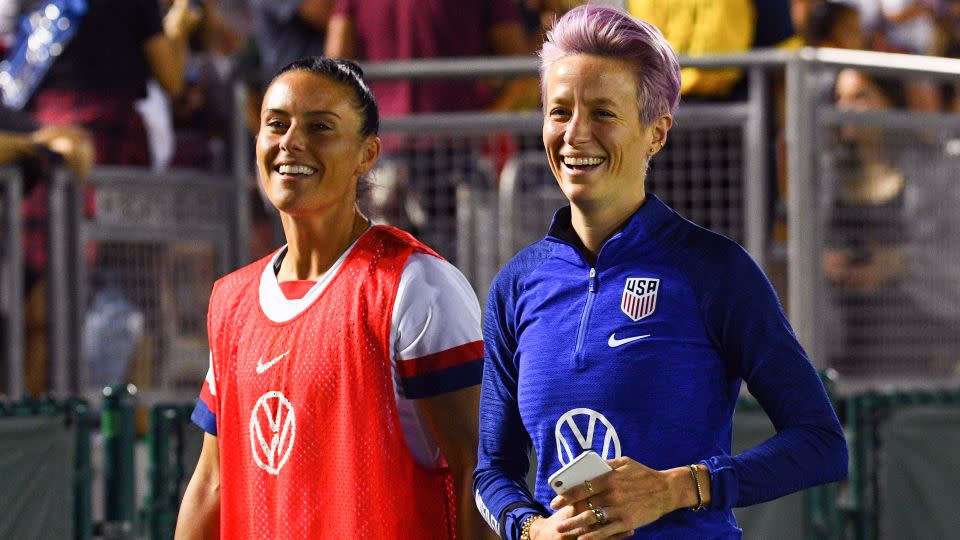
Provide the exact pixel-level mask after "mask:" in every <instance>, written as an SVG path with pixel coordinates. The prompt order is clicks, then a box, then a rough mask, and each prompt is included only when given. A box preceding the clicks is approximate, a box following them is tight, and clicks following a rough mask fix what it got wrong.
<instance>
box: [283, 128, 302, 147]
mask: <svg viewBox="0 0 960 540" xmlns="http://www.w3.org/2000/svg"><path fill="white" fill-rule="evenodd" d="M280 148H281V149H282V150H285V151H287V152H299V151H301V150H303V149H304V137H303V133H301V131H300V128H298V127H297V125H296V124H291V125H290V127H289V128H287V131H286V132H285V133H284V134H283V135H281V137H280Z"/></svg>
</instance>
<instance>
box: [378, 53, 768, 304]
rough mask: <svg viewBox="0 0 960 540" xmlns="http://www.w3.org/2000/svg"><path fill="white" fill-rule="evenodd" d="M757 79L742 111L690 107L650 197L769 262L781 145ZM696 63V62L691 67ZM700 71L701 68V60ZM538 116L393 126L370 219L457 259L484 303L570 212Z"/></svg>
mask: <svg viewBox="0 0 960 540" xmlns="http://www.w3.org/2000/svg"><path fill="white" fill-rule="evenodd" d="M775 58H776V55H774V56H771V55H768V54H759V55H756V56H755V57H751V58H749V59H747V57H739V58H738V59H737V60H738V61H739V62H741V63H742V65H745V66H746V67H749V68H751V69H750V70H749V71H748V84H749V88H750V92H749V97H748V99H747V100H746V101H743V102H730V103H695V104H684V105H681V107H680V109H679V111H678V113H677V119H676V122H675V124H674V126H675V127H674V129H672V130H671V132H670V137H669V138H668V142H667V145H666V147H665V148H664V149H663V151H661V152H660V153H659V154H658V155H657V156H656V157H655V158H654V159H653V161H652V162H651V171H650V173H649V175H648V178H647V189H648V190H650V191H652V192H655V193H657V195H658V196H660V197H661V198H662V199H664V200H665V201H666V202H667V203H668V204H670V205H671V206H673V207H674V208H676V209H677V210H678V211H679V212H681V213H682V214H684V215H685V216H686V217H688V218H690V219H692V220H693V221H695V222H697V223H699V224H701V225H704V226H707V227H710V228H712V229H713V230H716V231H718V232H720V233H723V234H725V235H727V236H729V237H731V238H733V239H735V240H737V241H738V242H740V243H742V244H744V245H745V246H746V247H747V248H748V250H750V251H751V253H752V255H753V256H754V257H755V258H756V259H757V260H758V261H760V262H761V263H762V262H763V261H764V260H765V259H766V258H767V256H766V251H767V249H766V248H767V243H768V231H769V229H770V225H769V214H770V212H768V210H767V209H768V206H769V203H768V200H767V199H768V195H767V185H768V183H769V181H770V178H769V171H770V170H771V167H770V165H771V163H772V156H773V144H772V142H771V140H770V138H769V136H768V134H767V128H766V124H767V119H768V116H767V107H768V101H769V98H768V82H767V73H766V72H765V66H767V65H768V64H771V65H772V63H773V62H774V60H775ZM691 62H694V61H692V60H691ZM697 62H703V60H698V61H697ZM366 69H367V71H368V75H369V78H370V79H372V80H381V79H391V78H412V79H420V78H440V77H447V78H463V77H471V78H473V77H483V76H485V75H488V74H490V75H493V74H496V75H498V76H504V75H532V74H535V73H536V62H535V60H531V59H523V60H519V59H510V60H493V59H483V60H479V59H467V60H464V61H457V62H450V61H447V60H434V61H416V62H413V61H411V62H403V63H391V64H379V65H371V66H367V68H366ZM541 128H542V115H541V114H540V113H539V112H518V113H479V112H478V113H455V114H436V113H435V114H418V115H411V116H403V117H392V118H385V119H384V121H383V123H382V127H381V136H382V137H383V139H384V141H385V144H384V147H385V155H384V157H383V158H382V161H381V165H380V166H379V168H378V169H377V170H376V171H375V173H374V175H373V184H374V185H373V188H372V189H371V190H370V193H369V195H368V197H366V199H365V201H366V204H365V209H366V210H367V212H368V214H370V215H371V216H372V217H373V218H374V219H375V220H377V221H382V222H387V223H391V224H395V225H398V226H401V227H404V228H407V229H409V230H411V231H412V232H413V233H414V234H415V235H417V236H418V237H419V238H420V239H421V240H423V241H424V242H426V243H427V244H429V245H431V246H432V247H434V248H435V249H437V250H438V251H439V252H440V253H441V254H443V255H444V256H446V257H447V258H449V259H451V260H452V261H453V262H454V263H455V264H456V265H457V266H458V267H459V268H460V269H461V270H462V271H463V272H464V274H465V275H466V276H467V278H468V279H469V280H470V281H471V283H473V285H474V287H475V289H476V291H477V294H478V295H479V296H480V297H481V300H483V299H484V298H485V297H486V293H487V289H488V287H489V284H490V282H491V280H492V279H493V276H494V275H495V274H496V271H497V270H498V269H499V268H500V267H501V266H502V265H503V264H504V263H505V262H506V261H507V260H509V259H510V257H512V256H513V255H514V254H515V253H516V252H517V251H519V250H520V249H521V248H523V247H524V246H525V245H527V244H529V243H531V242H533V241H535V240H536V239H538V238H540V237H542V236H543V234H544V233H545V232H546V229H547V226H548V225H549V223H550V219H551V217H552V216H553V213H554V212H555V211H556V210H557V209H558V208H559V207H561V206H563V205H565V204H566V201H565V199H564V197H563V194H562V193H561V192H560V190H559V188H558V187H557V185H556V181H555V180H554V179H553V176H552V174H551V173H550V171H549V168H548V166H547V162H546V157H545V155H544V152H543V143H542V141H541Z"/></svg>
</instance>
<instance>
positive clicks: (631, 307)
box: [620, 277, 660, 322]
mask: <svg viewBox="0 0 960 540" xmlns="http://www.w3.org/2000/svg"><path fill="white" fill-rule="evenodd" d="M659 291H660V280H659V279H657V278H646V277H641V278H627V282H626V284H624V286H623V296H622V297H621V298H620V311H622V312H623V313H624V314H625V315H626V316H627V317H630V320H632V321H634V322H637V321H639V320H640V319H642V318H644V317H649V316H650V315H653V312H654V311H655V310H656V309H657V293H658V292H659Z"/></svg>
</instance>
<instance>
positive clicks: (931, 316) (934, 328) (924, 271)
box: [822, 69, 960, 375]
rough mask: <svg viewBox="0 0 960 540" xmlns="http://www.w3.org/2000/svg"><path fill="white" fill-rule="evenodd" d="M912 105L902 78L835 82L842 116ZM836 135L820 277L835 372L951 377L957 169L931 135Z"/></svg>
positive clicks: (958, 291) (870, 131)
mask: <svg viewBox="0 0 960 540" xmlns="http://www.w3.org/2000/svg"><path fill="white" fill-rule="evenodd" d="M906 99H907V98H906V91H905V89H904V87H903V85H902V84H901V83H900V82H899V81H896V80H890V79H886V78H881V77H871V76H868V75H866V74H865V73H863V72H860V71H857V70H853V69H844V70H842V71H841V72H840V73H839V75H838V76H837V82H836V103H837V107H838V108H840V109H842V110H851V111H877V110H880V111H882V110H891V109H896V108H904V107H905V106H906ZM839 136H840V138H839V141H838V143H837V144H835V145H833V146H832V152H831V154H830V155H829V156H828V167H827V171H828V177H827V182H825V189H824V190H823V192H822V195H823V197H824V202H823V204H822V207H823V208H825V209H827V211H828V217H827V224H828V226H827V229H826V230H827V232H828V234H827V237H826V238H827V248H826V250H825V252H824V256H823V271H824V275H825V277H826V278H827V280H828V281H829V283H830V284H832V286H833V287H832V290H831V292H832V295H833V297H834V300H835V302H836V307H838V308H839V309H840V311H841V316H842V319H843V324H842V325H840V326H839V327H838V328H842V331H843V333H844V335H843V336H840V339H839V342H840V343H839V350H838V351H835V364H834V365H836V366H837V367H838V369H839V370H840V371H841V373H847V374H873V375H877V374H883V375H892V374H900V375H903V374H908V373H910V372H911V371H913V372H916V371H918V370H919V371H926V370H930V369H933V370H936V371H952V370H953V367H952V364H955V363H956V358H955V355H956V352H957V350H956V345H957V342H956V339H955V338H953V337H950V336H952V335H953V332H951V331H950V328H951V327H953V326H955V325H956V323H957V321H960V278H958V276H956V275H955V268H956V267H957V265H958V264H960V240H958V239H960V219H958V218H957V213H956V212H955V211H954V208H955V206H956V205H957V204H958V203H960V185H958V184H957V182H956V181H955V178H954V171H953V167H954V166H953V165H951V164H950V163H949V162H948V161H947V157H946V156H945V155H944V153H943V149H942V148H941V147H940V146H939V145H937V144H935V143H934V142H932V140H931V138H930V137H929V136H927V135H925V134H918V133H915V132H909V133H905V132H903V131H898V130H892V129H887V130H884V129H881V128H877V127H868V126H865V125H862V124H854V123H851V124H848V125H845V126H843V127H842V128H841V129H840V132H839ZM831 173H832V174H831ZM830 326H831V327H834V325H830ZM951 355H953V356H954V357H953V358H952V360H951V359H950V357H951Z"/></svg>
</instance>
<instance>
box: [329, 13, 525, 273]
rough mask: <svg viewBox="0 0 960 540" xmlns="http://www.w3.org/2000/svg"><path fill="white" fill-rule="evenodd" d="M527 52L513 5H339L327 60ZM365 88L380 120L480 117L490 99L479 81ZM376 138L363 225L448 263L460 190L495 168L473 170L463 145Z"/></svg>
mask: <svg viewBox="0 0 960 540" xmlns="http://www.w3.org/2000/svg"><path fill="white" fill-rule="evenodd" d="M528 46H529V44H528V42H527V38H526V36H525V35H524V33H523V27H522V26H521V24H520V17H519V10H518V7H517V5H516V4H515V3H514V1H513V0H463V1H460V2H449V1H444V0H420V1H413V0H363V1H361V0H338V2H337V4H336V6H335V8H334V10H333V15H332V16H331V18H330V24H329V26H328V34H327V44H326V53H325V54H326V55H327V56H332V57H342V58H353V59H358V60H363V61H372V62H382V61H389V60H407V59H415V58H441V57H444V58H449V57H471V56H490V55H494V54H501V55H517V54H523V53H525V52H528V49H527V47H528ZM371 87H372V89H373V91H374V93H375V94H376V95H377V102H378V104H379V106H380V112H381V114H382V115H383V116H384V117H390V116H398V115H405V114H411V113H426V112H436V111H480V110H484V109H489V108H491V107H492V106H493V105H494V103H495V99H496V95H495V92H494V89H493V88H491V87H490V85H488V84H486V83H484V82H480V81H419V82H413V81H409V80H400V81H383V82H374V83H372V84H371ZM382 138H383V140H384V151H385V155H384V158H385V159H381V165H380V166H379V167H378V169H377V171H376V173H375V175H374V178H375V187H376V191H375V192H374V193H372V194H371V197H370V200H371V201H372V204H371V205H369V206H368V207H367V208H366V210H367V211H368V212H369V214H368V215H371V216H372V217H373V219H376V220H378V221H386V222H388V223H391V224H394V225H397V226H400V227H404V228H406V229H407V230H410V231H411V232H413V233H414V234H415V235H416V236H417V237H418V238H419V239H420V240H421V241H423V242H425V243H427V244H429V245H430V246H432V247H433V248H434V249H436V250H437V251H438V252H440V254H441V255H443V256H444V257H446V258H448V259H450V260H453V259H454V256H455V255H456V254H455V249H456V245H457V244H456V220H455V217H456V188H457V186H458V185H478V184H479V185H483V184H487V185H489V184H490V183H491V182H492V181H493V180H492V178H491V177H492V166H490V167H487V165H486V163H484V162H482V161H481V160H478V155H477V151H478V150H479V148H478V147H480V146H482V143H481V142H478V141H471V140H470V139H468V138H465V137H450V138H447V139H444V138H442V137H415V136H411V137H405V138H400V137H396V136H394V137H390V136H384V137H382ZM427 209H429V211H428V210H427ZM428 215H429V216H430V223H429V225H428V224H427V222H426V219H427V216H428Z"/></svg>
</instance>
